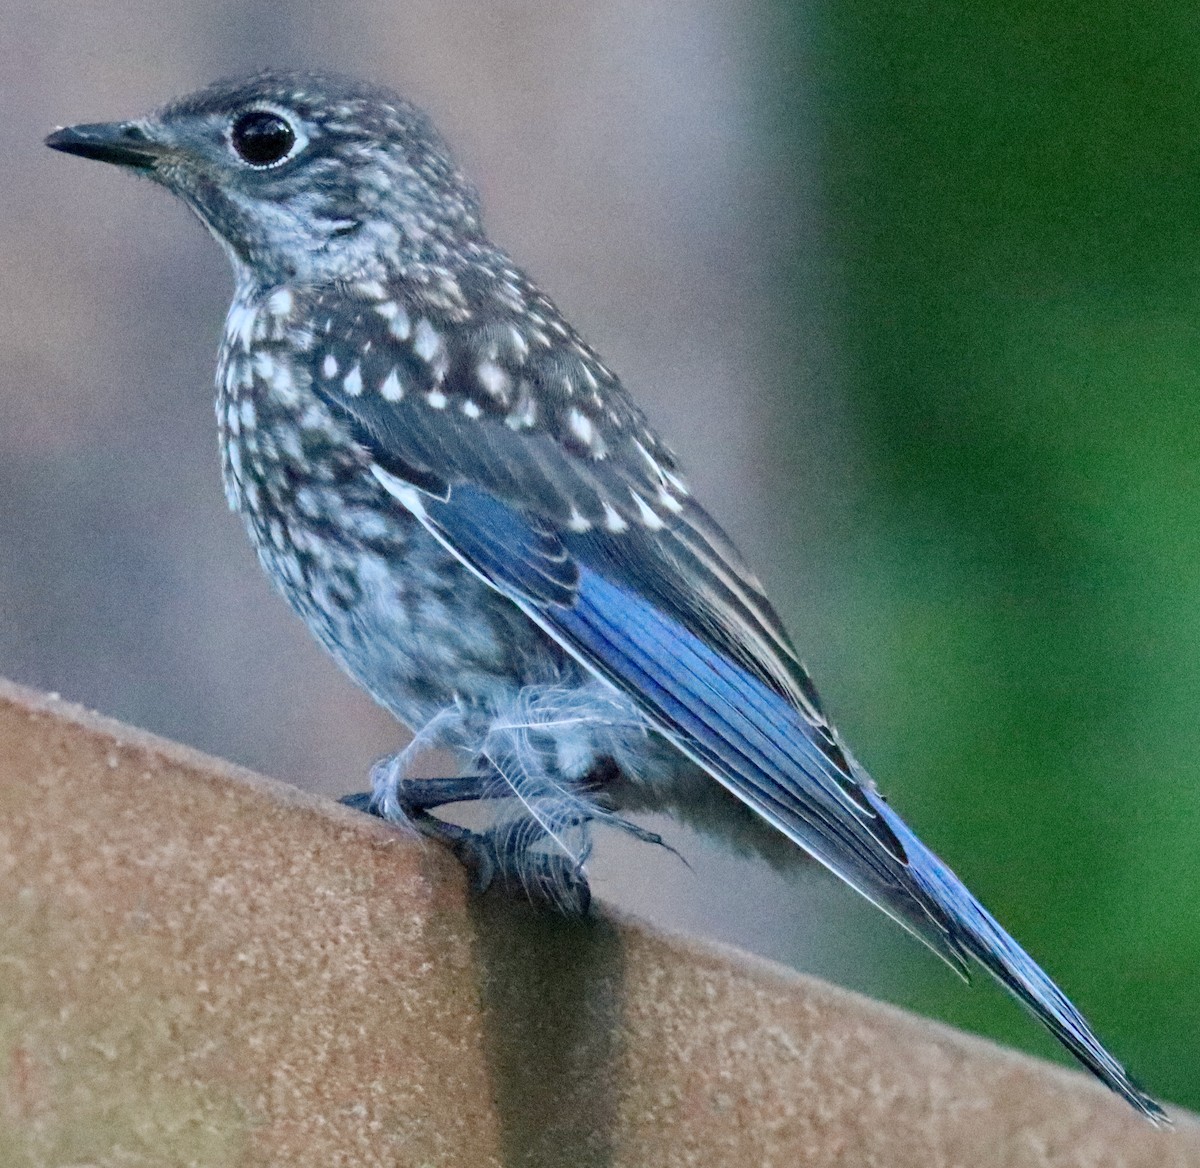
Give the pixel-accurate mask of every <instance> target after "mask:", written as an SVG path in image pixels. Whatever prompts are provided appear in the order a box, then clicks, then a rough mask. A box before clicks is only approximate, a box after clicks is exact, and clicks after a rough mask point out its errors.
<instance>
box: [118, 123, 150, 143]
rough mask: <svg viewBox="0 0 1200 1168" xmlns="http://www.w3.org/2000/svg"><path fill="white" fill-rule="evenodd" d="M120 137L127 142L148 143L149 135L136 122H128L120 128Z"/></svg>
mask: <svg viewBox="0 0 1200 1168" xmlns="http://www.w3.org/2000/svg"><path fill="white" fill-rule="evenodd" d="M121 137H122V138H125V139H126V140H127V141H129V142H149V141H150V135H149V134H147V133H146V131H145V130H143V129H142V127H141V126H139V125H138V124H137V123H136V122H128V123H126V124H125V125H124V126H122V127H121Z"/></svg>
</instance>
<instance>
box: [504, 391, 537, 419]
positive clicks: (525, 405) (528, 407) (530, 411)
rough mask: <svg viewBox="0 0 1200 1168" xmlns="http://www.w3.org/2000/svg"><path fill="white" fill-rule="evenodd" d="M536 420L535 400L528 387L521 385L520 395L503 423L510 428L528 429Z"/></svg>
mask: <svg viewBox="0 0 1200 1168" xmlns="http://www.w3.org/2000/svg"><path fill="white" fill-rule="evenodd" d="M536 422H537V402H536V401H535V400H534V397H533V394H531V393H530V392H529V387H528V386H525V385H522V387H521V396H520V398H519V399H518V400H517V406H516V409H514V410H513V411H512V413H511V414H509V415H508V417H506V418H505V419H504V424H505V425H506V426H507V427H508V428H509V429H510V430H529V429H531V428H532V427H533V426H534V424H535V423H536Z"/></svg>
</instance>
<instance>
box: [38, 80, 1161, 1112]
mask: <svg viewBox="0 0 1200 1168" xmlns="http://www.w3.org/2000/svg"><path fill="white" fill-rule="evenodd" d="M47 144H48V145H49V146H52V147H54V148H55V149H56V150H63V151H66V152H68V153H71V154H79V155H82V156H83V157H85V158H96V159H100V160H101V161H104V162H112V163H116V164H117V165H120V166H123V167H125V168H127V169H129V170H132V171H135V172H137V173H139V174H142V175H144V176H145V177H147V178H149V179H151V180H153V181H155V182H157V183H159V184H161V185H162V186H165V187H166V188H167V189H168V190H170V191H172V192H173V193H174V194H176V195H178V196H179V197H180V198H181V199H182V200H183V201H184V202H185V203H186V204H187V205H188V206H189V207H191V209H192V210H193V211H195V212H196V214H197V215H198V216H199V217H200V219H201V220H202V221H203V223H204V224H205V226H206V227H207V228H208V229H209V231H210V232H211V233H212V234H213V236H215V237H216V239H217V241H218V242H219V243H220V244H221V245H222V247H224V249H225V251H226V254H227V255H228V256H229V258H230V260H231V262H232V264H233V269H234V273H235V276H236V282H237V289H236V292H235V294H234V298H233V303H232V306H231V307H230V310H229V316H228V319H227V321H226V326H225V336H224V341H223V343H222V347H221V353H220V362H219V367H218V375H217V420H218V425H219V429H220V437H221V454H222V464H223V471H224V481H225V491H226V494H227V496H228V499H229V503H230V506H231V507H232V508H233V509H234V510H236V511H238V512H239V513H240V514H241V516H242V518H243V520H244V521H245V525H246V529H247V531H248V532H249V534H250V538H251V540H252V541H253V543H254V546H255V548H256V549H257V551H258V556H259V559H260V560H261V562H262V565H263V567H264V568H265V569H266V571H267V573H268V575H269V576H270V577H271V579H272V581H273V582H274V583H275V585H276V586H277V587H278V588H279V589H280V591H281V592H282V593H283V594H284V596H285V597H286V598H287V600H288V602H289V603H290V604H291V605H292V607H293V608H294V609H295V610H296V611H297V612H298V613H299V614H300V615H301V616H302V617H303V618H304V620H305V621H306V622H307V623H308V626H309V627H310V628H311V629H312V631H313V632H314V633H315V635H316V636H317V638H318V639H319V640H320V641H321V643H322V644H323V645H324V646H325V647H326V648H327V649H328V650H329V652H330V653H332V654H333V656H334V657H335V658H336V659H337V660H338V662H340V664H341V665H342V666H343V667H344V668H345V669H346V671H347V672H348V673H349V674H350V675H351V676H352V677H353V678H354V679H355V680H356V681H358V682H359V684H361V685H362V686H364V687H365V688H366V689H367V690H368V691H369V692H370V693H371V694H372V696H373V697H374V698H375V699H376V700H377V701H378V702H380V703H381V704H382V705H383V706H385V707H386V708H387V709H389V710H390V711H391V712H392V713H393V714H394V715H395V716H396V717H397V718H399V719H400V721H402V722H403V723H405V724H406V725H408V726H409V727H412V728H413V729H414V730H415V732H416V737H415V739H414V741H413V743H412V745H411V746H409V747H408V748H406V749H405V750H403V751H401V752H400V753H399V754H398V755H396V756H394V757H393V758H390V759H385V760H383V761H382V762H380V763H378V764H377V765H376V767H375V768H374V769H373V771H372V785H373V792H372V794H371V796H370V797H369V799H367V798H363V799H362V800H361V801H360V805H363V806H368V807H369V809H371V810H375V811H377V812H378V813H380V814H382V815H384V816H386V817H387V818H389V819H392V820H394V821H397V822H407V823H411V824H413V825H415V826H416V827H418V828H419V829H420V830H422V831H424V832H425V833H427V834H429V835H432V836H435V837H437V838H440V839H443V840H444V841H446V842H448V843H449V844H450V845H451V846H452V847H454V848H455V850H456V851H457V852H458V854H459V855H460V856H461V857H462V858H463V859H464V861H466V862H467V863H468V864H469V865H470V866H471V867H472V868H473V870H474V872H475V874H476V878H477V880H478V881H479V882H480V883H481V884H482V883H486V882H487V881H488V880H489V879H490V878H491V877H492V876H494V875H499V876H500V877H501V878H502V879H505V880H508V881H516V882H518V883H520V884H522V885H524V886H525V887H526V888H527V889H528V890H529V891H530V892H532V893H534V894H537V895H540V896H543V897H545V898H548V899H550V900H552V901H554V902H556V903H558V904H559V905H560V906H562V907H564V908H566V909H569V910H570V909H573V910H576V911H582V910H584V909H585V908H586V906H587V903H588V891H587V881H586V876H585V873H584V868H583V864H584V860H585V859H586V857H587V855H588V851H589V846H590V825H591V824H593V823H595V822H608V823H612V824H615V825H617V826H619V827H621V828H624V829H625V830H628V831H630V832H632V833H634V834H636V835H638V836H639V837H642V838H645V839H654V840H656V839H657V837H655V836H652V835H650V833H648V832H645V831H644V830H642V829H640V828H637V827H635V826H634V825H633V824H631V823H629V822H628V821H627V820H625V819H623V818H621V817H620V813H628V812H631V811H637V810H645V809H658V810H667V811H670V812H673V813H675V814H676V815H678V816H679V817H681V818H682V819H685V820H687V821H690V822H692V823H693V824H695V825H697V826H699V827H700V828H702V829H704V830H708V831H712V832H717V833H721V834H724V835H725V836H726V837H728V838H732V839H733V840H734V842H736V843H737V844H738V845H739V846H741V847H743V848H750V849H753V850H757V851H759V852H760V853H762V854H764V855H766V856H767V857H768V858H770V859H772V860H774V861H775V862H777V863H782V862H784V861H783V857H784V856H785V854H786V855H797V856H798V855H800V854H801V851H800V850H801V849H802V850H803V852H806V853H808V855H810V856H812V857H815V858H816V859H817V860H818V861H820V862H821V863H822V864H824V865H825V866H826V867H827V868H829V869H830V870H831V871H832V872H833V873H835V874H836V875H837V876H839V877H841V879H842V880H844V881H845V882H846V883H847V884H849V885H850V886H851V887H852V888H855V889H857V890H858V891H859V892H860V893H862V894H863V895H864V896H865V897H867V898H868V899H869V900H871V901H872V902H873V903H874V904H876V905H877V906H878V907H879V908H881V909H883V911H884V912H886V913H888V914H889V915H890V916H892V917H893V918H895V920H897V921H898V922H899V923H900V924H901V925H903V926H904V927H905V928H907V929H908V930H909V931H910V932H912V933H913V934H915V935H916V936H917V937H918V938H920V939H921V940H922V941H924V942H925V943H926V944H927V945H928V946H929V947H930V948H931V949H933V951H934V952H935V953H937V954H938V955H939V956H941V957H943V958H944V959H945V960H946V961H947V962H949V964H950V965H951V966H952V967H954V968H955V969H957V970H958V971H959V972H963V973H965V972H966V969H967V967H968V965H969V963H970V960H971V959H972V958H973V959H975V960H976V961H978V962H979V963H980V964H981V965H983V966H984V968H986V969H987V970H988V971H989V972H990V973H992V974H993V975H995V977H997V978H998V979H999V980H1000V981H1001V982H1002V983H1003V984H1004V985H1005V986H1007V987H1008V989H1009V990H1011V991H1012V993H1013V994H1015V995H1016V997H1017V998H1019V999H1020V1000H1021V1001H1022V1002H1023V1003H1024V1004H1025V1005H1026V1006H1027V1007H1028V1008H1029V1009H1030V1010H1031V1011H1032V1012H1033V1013H1034V1015H1035V1016H1036V1017H1037V1018H1038V1019H1039V1020H1040V1021H1041V1022H1042V1023H1043V1024H1044V1025H1045V1026H1046V1027H1048V1028H1049V1030H1050V1031H1051V1032H1052V1033H1053V1034H1054V1035H1055V1036H1056V1037H1057V1038H1058V1039H1059V1040H1060V1041H1061V1042H1062V1043H1063V1044H1064V1045H1065V1046H1066V1047H1067V1048H1068V1049H1069V1050H1070V1051H1071V1052H1072V1053H1073V1054H1074V1055H1075V1056H1076V1057H1077V1058H1078V1059H1079V1060H1080V1062H1082V1063H1083V1065H1084V1066H1086V1067H1087V1068H1088V1069H1089V1070H1090V1071H1091V1072H1092V1073H1093V1074H1095V1075H1096V1076H1097V1077H1098V1078H1099V1079H1101V1080H1102V1081H1103V1082H1104V1083H1106V1084H1107V1085H1108V1086H1109V1087H1110V1088H1112V1089H1113V1090H1114V1091H1116V1092H1118V1093H1119V1094H1121V1095H1122V1096H1124V1097H1125V1099H1127V1100H1128V1101H1129V1102H1130V1103H1131V1104H1132V1105H1133V1106H1134V1107H1135V1108H1137V1109H1138V1110H1139V1111H1140V1112H1141V1113H1142V1114H1143V1115H1145V1116H1147V1117H1149V1118H1150V1119H1152V1120H1155V1121H1162V1120H1163V1119H1164V1116H1163V1112H1162V1109H1161V1108H1160V1107H1159V1106H1158V1104H1157V1103H1155V1102H1154V1100H1152V1099H1151V1098H1149V1097H1148V1096H1147V1095H1146V1094H1144V1093H1143V1092H1142V1090H1141V1089H1140V1088H1139V1087H1138V1086H1137V1085H1136V1084H1135V1083H1134V1082H1133V1080H1132V1079H1131V1078H1130V1077H1129V1076H1128V1075H1127V1074H1126V1072H1125V1070H1124V1068H1123V1067H1122V1066H1121V1064H1120V1063H1119V1062H1118V1061H1117V1060H1116V1059H1115V1058H1114V1057H1113V1056H1112V1055H1111V1054H1109V1052H1108V1051H1107V1050H1106V1049H1105V1048H1104V1047H1103V1046H1102V1045H1101V1043H1100V1041H1099V1040H1098V1039H1097V1038H1096V1036H1095V1035H1094V1034H1093V1032H1092V1030H1091V1028H1090V1027H1089V1025H1088V1023H1087V1022H1086V1021H1085V1020H1084V1018H1083V1017H1082V1015H1080V1013H1079V1012H1078V1011H1077V1010H1076V1009H1075V1007H1074V1006H1073V1005H1072V1004H1071V1003H1070V1002H1069V1001H1068V1000H1067V998H1066V997H1065V996H1064V995H1063V994H1062V993H1061V991H1060V990H1059V989H1058V988H1057V987H1056V986H1055V985H1054V983H1053V982H1052V981H1051V980H1050V978H1049V977H1048V976H1047V975H1046V974H1045V973H1044V972H1043V971H1042V970H1041V969H1040V968H1039V967H1038V965H1037V964H1036V963H1035V962H1034V961H1033V959H1032V958H1030V957H1029V956H1028V955H1027V954H1026V953H1025V951H1024V950H1023V949H1021V947H1020V946H1019V945H1018V944H1017V943H1016V942H1015V941H1014V940H1013V939H1012V938H1011V937H1010V936H1009V935H1008V934H1007V933H1006V932H1005V931H1004V930H1003V929H1002V928H1001V927H1000V925H999V924H997V922H996V921H995V919H994V918H993V917H992V916H991V915H990V914H989V913H988V912H987V911H986V910H985V909H984V908H983V907H982V905H980V903H979V902H978V901H977V900H976V899H975V898H974V897H973V896H972V895H971V893H970V892H968V891H967V889H966V888H965V887H964V886H963V884H962V883H961V882H960V881H959V880H958V878H957V877H956V876H955V875H954V873H953V872H951V871H950V869H949V868H948V867H946V865H945V864H943V863H942V861H941V860H939V859H938V858H937V857H936V856H935V855H934V854H933V853H932V852H930V851H929V849H928V848H926V847H925V846H924V844H922V843H921V841H920V840H919V839H917V837H916V836H915V835H914V834H913V832H912V831H911V830H910V829H909V828H908V826H907V825H906V824H905V823H904V821H903V820H902V819H901V818H900V817H899V816H898V815H897V814H896V813H895V812H894V811H893V810H892V809H891V808H890V807H889V806H888V804H887V803H886V802H885V801H884V800H883V798H882V797H881V796H880V794H879V793H878V791H877V790H876V787H875V784H874V783H873V782H872V781H871V779H870V777H869V776H868V775H867V773H866V772H865V771H864V770H863V768H862V767H861V766H860V765H859V764H858V763H857V762H856V761H855V759H854V758H853V756H852V755H851V754H850V752H849V751H848V750H847V749H846V747H845V746H844V745H843V744H842V742H841V740H840V739H839V737H838V735H837V733H836V732H835V731H834V729H833V727H832V726H831V725H830V723H829V721H828V720H827V718H826V717H825V714H824V712H823V711H822V708H821V703H820V699H819V698H818V696H817V693H816V690H815V689H814V688H813V685H812V682H811V681H810V680H809V677H808V674H807V673H806V672H805V670H804V667H803V666H802V665H801V663H800V660H799V658H798V657H797V656H796V653H795V651H794V649H793V647H792V643H791V641H790V639H789V638H788V634H787V633H786V631H785V630H784V628H783V627H782V625H781V624H780V621H779V618H778V617H777V616H776V614H775V612H774V610H773V609H772V607H771V604H770V602H769V601H768V600H767V598H766V596H765V595H764V594H763V590H762V587H761V586H760V584H759V583H758V581H757V580H756V579H755V577H754V576H753V575H752V574H751V572H750V571H749V570H748V569H747V568H746V566H745V564H744V563H743V562H742V559H741V557H740V556H739V554H738V553H737V551H736V550H735V549H734V547H733V545H732V544H731V543H730V541H729V539H728V537H727V536H726V535H725V534H724V532H722V531H721V529H720V528H719V527H718V526H717V525H716V524H715V523H714V522H713V520H712V519H711V518H709V516H708V515H707V513H706V512H705V511H704V509H703V508H702V507H701V506H700V504H699V503H698V502H696V500H695V499H694V498H693V496H692V494H691V492H690V490H689V489H688V486H687V482H686V480H685V479H684V476H683V474H682V472H681V471H680V468H679V464H678V462H677V460H676V458H675V456H674V455H673V454H672V453H671V451H670V449H669V448H668V447H667V446H665V445H664V444H663V442H662V440H661V439H660V438H659V437H658V435H657V434H655V433H654V431H653V430H652V429H651V428H650V426H649V425H648V423H647V421H646V419H645V417H644V416H643V415H642V412H641V410H639V409H638V407H637V406H636V405H635V404H634V402H633V401H632V400H631V398H630V396H629V394H628V393H627V392H626V390H625V389H624V387H623V386H622V385H621V382H620V381H619V380H618V379H617V377H616V376H615V375H614V374H613V373H612V372H611V371H610V370H609V369H608V367H607V366H605V365H604V364H603V362H602V361H601V360H600V358H599V357H598V356H597V355H596V353H595V352H594V351H593V350H592V349H591V348H590V347H589V346H588V344H587V343H586V342H585V341H584V340H583V339H582V338H581V337H580V336H579V334H578V333H577V332H576V331H575V330H574V329H573V328H572V327H571V325H570V324H568V323H567V322H566V321H565V320H564V319H563V318H562V316H561V314H560V313H559V312H558V310H557V309H556V308H555V306H554V305H553V304H552V303H551V302H550V301H549V300H548V299H547V298H546V297H545V295H543V294H542V292H541V291H539V289H538V288H537V287H536V286H535V285H534V284H533V283H532V282H531V281H530V279H529V277H528V276H526V275H525V274H524V272H522V271H521V269H520V268H518V267H517V266H516V265H515V264H514V263H513V262H512V260H511V259H510V258H509V257H508V256H507V255H506V254H505V253H504V252H503V251H502V250H501V249H500V248H498V247H497V246H496V245H495V244H493V243H492V242H491V241H490V240H489V239H488V237H487V235H486V234H485V233H484V230H483V226H482V224H481V221H480V212H479V205H478V202H477V199H476V195H475V193H474V191H473V190H472V188H471V187H470V185H469V184H468V183H467V182H466V180H465V179H464V178H463V177H462V175H460V174H459V172H458V170H457V169H456V168H455V166H454V163H453V162H452V161H451V158H450V154H449V152H448V150H447V149H446V147H445V145H444V143H443V142H442V140H441V138H440V137H439V136H438V134H437V133H436V131H435V130H434V129H433V127H432V126H431V125H430V123H429V121H428V120H427V118H426V117H425V115H424V114H422V113H421V112H420V111H419V110H418V109H416V108H414V107H413V106H412V105H411V104H409V103H408V102H407V101H404V100H402V99H401V98H399V97H397V96H395V95H394V94H392V93H390V92H388V91H386V90H380V89H374V88H369V87H367V86H364V85H360V84H357V83H354V82H350V81H346V80H343V79H338V78H333V77H327V76H319V75H312V74H307V73H280V72H267V73H261V74H259V75H257V76H254V77H251V78H249V79H244V80H236V81H231V82H224V83H218V84H216V85H213V86H211V87H210V88H208V89H205V90H202V91H200V92H199V93H197V94H195V95H193V96H190V97H185V98H183V99H181V100H178V101H176V102H174V103H172V104H170V105H168V106H166V107H165V108H164V109H163V110H162V111H161V112H160V113H158V114H156V115H154V116H152V117H148V118H142V119H137V120H134V121H128V122H118V123H106V124H98V125H82V126H74V127H71V128H68V129H62V130H58V131H56V132H55V133H54V134H52V135H51V136H50V137H49V138H48V139H47ZM435 746H436V747H441V748H448V749H450V750H452V751H454V752H456V753H457V754H458V756H459V757H460V758H461V759H462V760H463V771H464V774H463V776H462V777H456V778H448V779H421V780H417V779H412V778H409V777H408V775H407V772H408V769H409V764H410V762H411V761H412V759H413V757H414V756H415V754H416V753H417V752H418V751H421V750H424V749H426V748H429V747H435ZM467 799H496V800H504V801H506V805H507V807H508V808H509V814H508V815H507V816H506V817H504V818H502V819H501V821H500V822H499V823H498V825H497V826H496V827H494V828H493V829H491V830H490V831H487V832H484V833H479V834H477V833H473V832H469V831H466V830H465V829H463V828H460V827H457V826H454V825H453V824H450V823H447V822H446V821H444V820H442V819H440V818H438V817H436V816H434V815H433V814H431V810H432V809H433V808H435V807H438V806H441V805H444V804H447V803H451V802H455V801H459V800H467Z"/></svg>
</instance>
